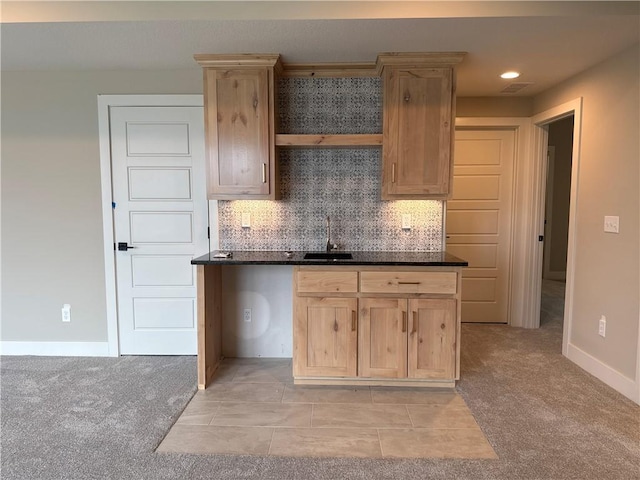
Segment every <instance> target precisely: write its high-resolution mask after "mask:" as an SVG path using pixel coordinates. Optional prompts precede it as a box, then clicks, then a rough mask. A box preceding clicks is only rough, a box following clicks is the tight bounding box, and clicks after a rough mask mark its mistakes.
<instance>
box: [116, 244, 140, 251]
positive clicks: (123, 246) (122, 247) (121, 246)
mask: <svg viewBox="0 0 640 480" xmlns="http://www.w3.org/2000/svg"><path fill="white" fill-rule="evenodd" d="M130 248H136V247H130V246H129V245H128V244H127V242H118V250H120V251H121V252H126V251H127V250H129V249H130Z"/></svg>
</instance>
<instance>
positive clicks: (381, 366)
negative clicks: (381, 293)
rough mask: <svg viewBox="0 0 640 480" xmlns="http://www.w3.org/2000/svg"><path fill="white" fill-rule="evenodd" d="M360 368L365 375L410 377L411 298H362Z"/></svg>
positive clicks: (359, 345) (360, 373)
mask: <svg viewBox="0 0 640 480" xmlns="http://www.w3.org/2000/svg"><path fill="white" fill-rule="evenodd" d="M359 327H360V328H359V341H358V368H359V376H361V377H382V378H405V377H406V376H407V300H405V299H398V298H362V299H360V326H359Z"/></svg>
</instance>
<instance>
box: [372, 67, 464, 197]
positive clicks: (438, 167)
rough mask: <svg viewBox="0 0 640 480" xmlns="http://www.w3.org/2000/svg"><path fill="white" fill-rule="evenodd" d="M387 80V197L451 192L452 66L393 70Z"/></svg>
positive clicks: (385, 117) (385, 168) (384, 153)
mask: <svg viewBox="0 0 640 480" xmlns="http://www.w3.org/2000/svg"><path fill="white" fill-rule="evenodd" d="M384 81H385V98H384V109H385V110H384V114H385V115H384V121H385V125H384V133H383V158H384V180H383V199H386V198H398V197H399V198H404V196H428V195H431V196H446V195H447V194H448V193H449V186H450V185H449V184H450V181H451V179H450V177H451V175H450V173H451V172H450V158H451V138H452V129H453V126H452V110H451V109H452V69H451V68H429V69H410V70H409V69H407V70H403V69H392V70H390V71H389V72H387V74H386V75H385V77H384Z"/></svg>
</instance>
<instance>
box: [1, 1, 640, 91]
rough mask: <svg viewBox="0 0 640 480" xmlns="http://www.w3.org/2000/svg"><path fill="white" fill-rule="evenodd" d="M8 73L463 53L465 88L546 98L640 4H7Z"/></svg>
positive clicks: (614, 36) (637, 13)
mask: <svg viewBox="0 0 640 480" xmlns="http://www.w3.org/2000/svg"><path fill="white" fill-rule="evenodd" d="M1 13H2V18H1V20H2V24H1V26H0V36H1V37H0V40H1V43H0V48H1V64H2V70H3V71H7V70H96V69H103V70H104V69H109V70H116V69H117V70H120V69H154V70H156V69H194V70H196V69H198V68H199V67H198V65H197V64H196V63H195V61H194V60H193V54H194V53H280V54H282V57H283V61H284V62H285V63H320V62H373V61H375V58H376V55H377V54H378V53H380V52H393V51H396V52H402V51H408V52H416V51H424V52H444V51H462V52H467V56H466V57H465V59H464V61H463V62H462V63H461V64H460V66H459V69H458V95H460V96H499V95H505V94H501V93H500V92H501V90H502V89H503V88H504V87H506V86H507V85H508V84H509V83H510V82H513V81H505V80H502V79H500V78H499V77H498V75H499V74H500V73H502V72H503V71H505V70H518V71H520V72H522V75H521V77H520V78H518V79H517V80H515V81H516V82H532V85H530V86H529V87H527V88H525V89H523V90H521V91H520V92H519V93H516V94H512V95H516V96H531V95H535V94H537V93H539V92H541V91H543V90H546V89H547V88H549V87H551V86H553V85H555V84H557V83H559V82H561V81H563V80H565V79H566V78H569V77H571V76H573V75H575V74H576V73H578V72H580V71H583V70H585V69H587V68H589V67H591V66H593V65H595V64H597V63H599V62H601V61H603V60H605V59H606V58H608V57H610V56H611V55H613V54H615V53H617V52H619V51H622V50H624V49H625V48H627V47H630V46H632V45H634V44H636V43H638V42H639V41H640V2H637V1H634V2H580V1H573V2H535V1H534V2H525V1H523V2H506V1H505V2H483V1H462V2H461V1H456V2H418V1H416V2H389V1H373V2H350V1H344V2H321V1H311V2H300V1H285V2H282V1H280V2H271V1H257V2H255V1H254V2H241V1H224V2H222V1H211V0H210V1H206V2H176V1H160V2H119V1H112V2H101V1H85V2H81V1H71V2H30V1H23V2H7V1H3V2H2V12H1Z"/></svg>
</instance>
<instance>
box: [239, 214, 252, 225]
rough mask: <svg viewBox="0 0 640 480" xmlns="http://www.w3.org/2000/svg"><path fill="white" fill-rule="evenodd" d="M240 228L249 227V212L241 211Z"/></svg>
mask: <svg viewBox="0 0 640 480" xmlns="http://www.w3.org/2000/svg"><path fill="white" fill-rule="evenodd" d="M241 225H242V228H251V214H250V213H243V214H242V223H241Z"/></svg>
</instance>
